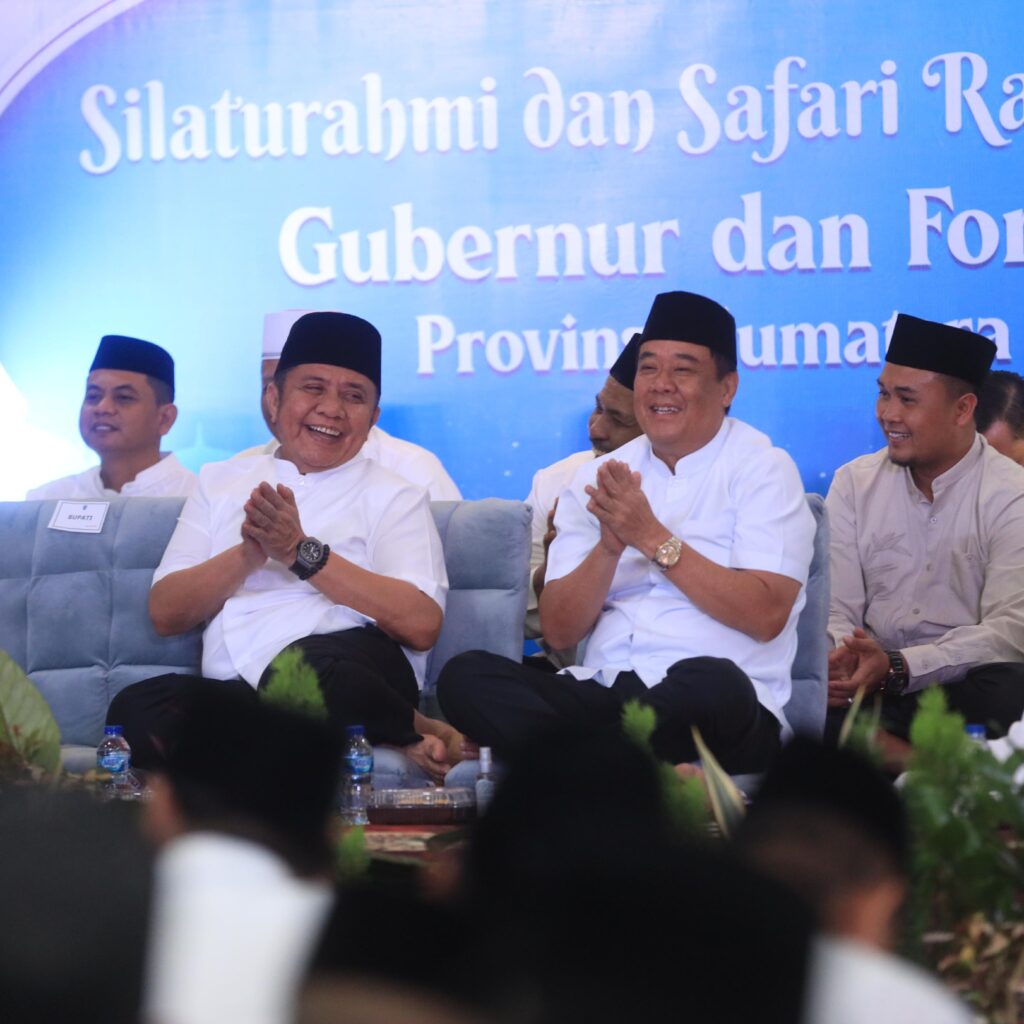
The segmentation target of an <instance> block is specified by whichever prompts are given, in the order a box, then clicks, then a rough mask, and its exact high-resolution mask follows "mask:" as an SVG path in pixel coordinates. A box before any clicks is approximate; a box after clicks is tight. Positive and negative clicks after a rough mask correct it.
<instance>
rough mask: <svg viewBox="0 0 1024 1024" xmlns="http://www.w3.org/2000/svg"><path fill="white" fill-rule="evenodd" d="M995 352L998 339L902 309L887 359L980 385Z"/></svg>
mask: <svg viewBox="0 0 1024 1024" xmlns="http://www.w3.org/2000/svg"><path fill="white" fill-rule="evenodd" d="M995 355H996V344H995V342H994V341H992V340H990V339H989V338H986V337H984V336H983V335H981V334H975V333H974V332H973V331H965V330H964V329H963V328H962V327H950V326H949V325H948V324H937V323H933V322H932V321H931V320H919V319H918V318H917V317H916V316H907V314H906V313H900V315H899V316H897V317H896V326H895V327H893V330H892V340H891V341H890V342H889V351H888V352H886V354H885V361H886V362H887V363H894V364H895V365H897V366H909V367H911V368H912V369H915V370H931V371H932V372H933V373H945V374H947V375H948V376H950V377H957V378H959V379H960V380H966V381H968V382H969V383H970V384H973V385H974V386H975V387H981V385H982V384H983V383H984V381H985V378H986V377H987V376H988V370H989V367H990V366H991V365H992V360H993V359H994V358H995Z"/></svg>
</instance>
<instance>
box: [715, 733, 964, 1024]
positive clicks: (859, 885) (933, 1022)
mask: <svg viewBox="0 0 1024 1024" xmlns="http://www.w3.org/2000/svg"><path fill="white" fill-rule="evenodd" d="M735 838H736V850H737V852H738V853H739V855H740V857H741V858H742V859H743V860H745V861H746V862H748V863H749V864H751V866H753V867H755V868H757V869H758V870H760V871H761V872H763V873H764V874H765V875H767V876H768V877H769V878H772V879H775V880H776V881H778V882H781V883H782V884H784V885H786V886H787V887H788V888H789V889H790V890H791V891H792V892H793V893H794V895H796V896H798V897H799V898H800V899H801V900H802V901H803V902H804V903H805V905H806V906H807V908H808V909H810V910H811V911H812V912H813V913H814V915H815V917H816V919H817V923H818V928H819V930H820V934H819V935H818V937H817V939H816V941H815V945H814V951H813V956H812V958H811V962H810V971H809V978H808V982H809V984H808V994H807V1001H806V1010H805V1015H804V1019H805V1021H806V1022H807V1024H917V1022H918V1021H928V1022H929V1024H969V1022H970V1020H971V1015H970V1012H969V1011H968V1009H967V1007H966V1006H965V1005H964V1004H963V1003H962V1002H961V1001H960V1000H959V999H957V998H956V997H955V996H954V995H953V994H952V993H951V992H949V991H948V990H947V989H945V988H944V987H943V986H942V985H941V984H940V983H939V981H938V979H936V978H935V977H933V976H931V975H930V974H928V973H927V972H926V971H924V970H922V969H921V968H919V967H917V966H915V965H913V964H911V963H908V962H907V961H905V960H903V959H901V958H900V957H898V956H896V955H895V954H894V952H893V949H894V946H895V940H896V937H897V935H898V933H899V927H900V924H899V918H900V912H901V909H902V907H903V904H904V901H905V898H906V895H907V889H908V870H909V861H910V853H911V851H910V841H909V839H910V837H909V832H908V827H907V820H906V812H905V810H904V808H903V804H902V801H901V800H900V797H899V795H898V794H897V793H896V791H895V790H894V789H893V787H892V785H891V784H890V783H889V782H888V781H887V780H886V779H885V778H884V777H883V776H882V774H881V773H880V772H879V771H878V770H877V769H876V768H875V767H874V766H873V765H872V764H871V763H870V762H868V761H866V760H864V758H863V757H862V756H861V755H860V754H857V753H856V752H854V751H852V750H849V749H845V748H844V749H841V750H835V749H830V748H825V747H822V746H821V745H819V744H817V743H815V742H813V741H811V740H809V739H806V738H803V737H800V738H798V739H796V740H794V741H793V743H791V744H790V745H789V746H787V747H786V749H785V750H784V751H783V752H782V753H781V754H780V755H779V758H778V759H777V761H776V762H775V764H774V766H773V767H772V770H771V771H770V772H769V773H768V775H767V776H766V777H765V779H764V783H763V785H762V786H761V788H760V789H759V790H758V793H757V796H756V797H755V799H754V803H753V805H752V806H751V808H750V810H749V812H748V814H747V816H746V818H745V820H744V821H743V823H742V824H741V825H740V827H739V830H738V832H737V834H736V837H735Z"/></svg>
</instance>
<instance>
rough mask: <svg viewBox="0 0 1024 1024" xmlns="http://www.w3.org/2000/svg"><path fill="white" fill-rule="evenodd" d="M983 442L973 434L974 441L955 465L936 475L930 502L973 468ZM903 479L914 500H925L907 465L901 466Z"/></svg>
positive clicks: (935, 499)
mask: <svg viewBox="0 0 1024 1024" xmlns="http://www.w3.org/2000/svg"><path fill="white" fill-rule="evenodd" d="M984 447H985V442H984V441H983V440H982V438H981V434H975V435H974V443H973V444H972V445H971V447H970V448H968V449H967V452H966V453H965V454H964V456H963V458H961V459H960V461H959V462H957V463H956V464H955V465H953V466H950V468H949V469H947V470H946V472H945V473H943V474H942V475H941V476H937V477H936V478H935V479H934V480H933V481H932V504H933V505H934V504H935V502H937V501H938V500H939V498H940V497H941V496H942V495H943V494H945V493H946V491H948V490H950V489H951V488H953V487H955V486H956V485H957V484H958V483H959V482H960V481H961V480H963V479H964V477H966V476H967V475H968V474H969V473H971V472H972V471H973V470H974V468H975V467H976V466H977V465H978V464H979V463H980V462H981V458H982V453H983V451H984ZM902 469H903V475H904V479H905V480H906V482H907V492H908V494H910V496H911V498H913V499H914V500H915V501H923V502H926V503H927V501H928V499H927V498H926V497H925V496H924V495H923V494H922V493H921V492H920V491H919V490H918V488H917V484H915V483H914V477H913V475H912V474H911V471H910V467H909V466H903V467H902Z"/></svg>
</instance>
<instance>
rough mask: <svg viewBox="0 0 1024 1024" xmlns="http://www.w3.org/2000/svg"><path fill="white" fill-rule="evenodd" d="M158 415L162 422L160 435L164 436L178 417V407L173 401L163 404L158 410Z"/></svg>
mask: <svg viewBox="0 0 1024 1024" xmlns="http://www.w3.org/2000/svg"><path fill="white" fill-rule="evenodd" d="M157 417H158V421H159V424H160V436H161V437H164V436H165V435H166V434H167V432H168V431H169V430H170V429H171V427H173V426H174V422H175V420H177V418H178V407H177V406H176V405H175V404H174V403H173V402H168V403H167V404H166V405H161V406H160V408H159V409H158V410H157Z"/></svg>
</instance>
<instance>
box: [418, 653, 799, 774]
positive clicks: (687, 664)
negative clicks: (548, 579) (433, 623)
mask: <svg viewBox="0 0 1024 1024" xmlns="http://www.w3.org/2000/svg"><path fill="white" fill-rule="evenodd" d="M437 695H438V700H439V701H440V704H441V709H442V711H444V714H445V717H446V718H447V719H448V721H449V722H451V724H452V725H454V726H455V728H456V729H458V730H460V731H461V732H464V733H465V734H466V735H467V736H468V737H470V738H471V739H472V740H475V741H476V742H477V743H479V744H481V745H483V746H489V747H492V748H493V749H494V751H495V753H496V754H498V756H505V757H507V756H509V755H510V754H511V753H513V752H514V751H515V748H516V747H517V746H519V745H520V744H521V743H523V742H525V741H527V740H528V739H530V738H531V737H532V736H534V735H536V734H537V733H538V732H541V731H543V730H546V729H550V728H553V727H556V726H559V725H574V724H575V725H582V726H585V727H587V728H593V729H598V730H600V729H607V730H616V729H619V728H621V724H620V723H621V720H622V707H623V705H624V704H625V703H626V702H627V701H629V700H634V699H635V700H639V701H640V702H641V703H644V704H648V705H650V706H651V707H652V708H654V710H655V711H656V712H657V716H658V724H657V728H656V729H655V731H654V735H653V736H652V746H653V748H654V752H655V753H656V754H657V755H658V756H659V757H661V758H663V759H664V760H666V761H670V762H672V763H674V764H677V763H679V762H682V761H694V760H696V759H697V756H698V755H697V751H696V748H695V746H694V742H693V735H692V733H691V731H690V728H691V726H694V725H696V726H697V727H698V728H699V729H700V732H701V735H702V736H703V738H704V741H705V742H706V743H707V745H708V746H709V747H710V749H711V751H712V753H714V754H715V756H716V757H717V758H718V759H719V761H720V762H721V764H722V767H723V768H725V769H726V770H727V771H730V772H733V773H741V772H757V771H763V770H764V769H765V768H766V767H767V766H768V764H769V762H770V761H771V760H772V758H773V756H774V755H775V753H776V752H777V751H778V749H779V742H780V741H779V723H778V720H777V719H776V718H775V716H774V715H772V714H771V713H770V712H769V711H767V710H766V709H765V708H764V707H762V706H761V704H760V703H759V702H758V700H757V695H756V694H755V692H754V687H753V685H752V684H751V682H750V680H749V679H748V678H747V676H746V674H745V673H743V672H742V671H741V670H740V669H739V668H737V666H736V665H735V664H734V663H733V662H731V661H728V660H727V659H725V658H687V659H684V660H683V661H677V662H676V663H675V664H674V665H672V666H671V667H670V668H669V670H668V671H667V672H666V674H665V678H664V679H663V680H662V681H661V682H660V683H658V684H657V685H655V686H652V687H650V688H648V687H647V686H646V685H645V684H644V682H643V681H642V680H641V679H640V677H639V676H638V675H637V674H636V673H635V672H620V673H619V675H618V676H617V677H616V679H615V682H614V684H613V685H612V686H610V687H608V686H602V685H601V684H600V683H596V682H594V681H593V680H590V679H584V680H579V679H574V678H573V677H572V676H569V675H552V674H551V673H550V672H545V671H543V670H541V669H536V668H532V667H530V666H529V665H521V664H519V663H517V662H515V661H512V660H511V659H510V658H503V657H501V656H500V655H497V654H490V653H489V652H487V651H469V652H467V653H465V654H460V655H457V656H456V657H454V658H452V659H451V661H449V662H448V664H447V665H445V667H444V668H443V669H442V670H441V675H440V678H439V679H438V682H437Z"/></svg>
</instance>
